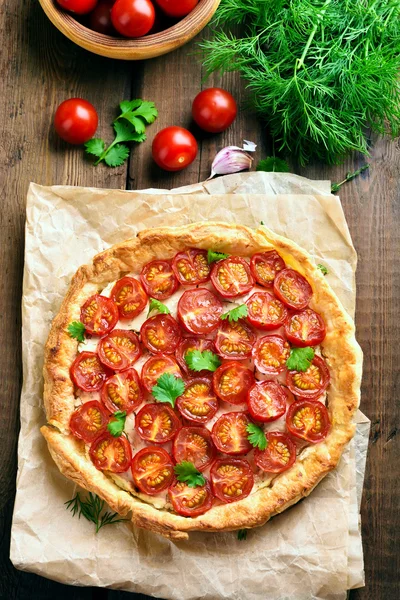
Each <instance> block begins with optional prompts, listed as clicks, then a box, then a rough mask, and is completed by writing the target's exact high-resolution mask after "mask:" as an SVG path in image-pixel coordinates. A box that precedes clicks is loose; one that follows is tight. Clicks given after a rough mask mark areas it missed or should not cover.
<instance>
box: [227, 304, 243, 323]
mask: <svg viewBox="0 0 400 600" xmlns="http://www.w3.org/2000/svg"><path fill="white" fill-rule="evenodd" d="M244 317H247V304H241V305H240V306H236V308H232V310H228V312H226V313H224V314H222V315H221V319H224V320H225V319H228V320H229V323H232V321H238V320H239V319H243V318H244Z"/></svg>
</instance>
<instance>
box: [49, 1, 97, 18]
mask: <svg viewBox="0 0 400 600" xmlns="http://www.w3.org/2000/svg"><path fill="white" fill-rule="evenodd" d="M57 3H58V4H59V5H60V6H61V8H64V10H68V11H70V12H73V13H76V14H77V15H86V14H87V13H89V12H90V11H91V10H93V9H94V8H95V6H96V4H97V0H57Z"/></svg>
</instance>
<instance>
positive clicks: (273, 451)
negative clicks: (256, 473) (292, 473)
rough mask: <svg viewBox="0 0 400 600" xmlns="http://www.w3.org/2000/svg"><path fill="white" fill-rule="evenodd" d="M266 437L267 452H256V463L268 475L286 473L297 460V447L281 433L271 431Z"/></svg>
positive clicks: (257, 450) (256, 450)
mask: <svg viewBox="0 0 400 600" xmlns="http://www.w3.org/2000/svg"><path fill="white" fill-rule="evenodd" d="M266 437H267V447H266V449H265V450H259V449H258V448H256V449H255V450H254V462H255V463H256V465H257V467H258V468H259V469H261V470H262V471H266V472H267V473H282V471H286V470H287V469H289V468H290V467H291V466H292V465H293V463H294V462H295V460H296V445H295V444H294V443H293V442H292V440H291V439H290V437H289V436H288V435H286V434H285V433H282V432H281V431H270V432H269V433H267V434H266Z"/></svg>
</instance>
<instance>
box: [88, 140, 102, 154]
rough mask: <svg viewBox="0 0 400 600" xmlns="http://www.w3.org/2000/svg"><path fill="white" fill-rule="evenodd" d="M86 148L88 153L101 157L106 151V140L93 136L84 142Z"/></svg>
mask: <svg viewBox="0 0 400 600" xmlns="http://www.w3.org/2000/svg"><path fill="white" fill-rule="evenodd" d="M84 146H85V150H86V152H87V153H88V154H92V155H93V156H97V157H100V156H101V155H102V154H103V152H104V140H102V139H100V138H92V139H91V140H89V141H88V142H86V143H85V144H84Z"/></svg>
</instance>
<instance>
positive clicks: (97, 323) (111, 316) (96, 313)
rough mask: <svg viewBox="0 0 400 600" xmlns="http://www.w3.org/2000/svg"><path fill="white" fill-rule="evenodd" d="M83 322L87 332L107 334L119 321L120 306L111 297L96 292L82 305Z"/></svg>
mask: <svg viewBox="0 0 400 600" xmlns="http://www.w3.org/2000/svg"><path fill="white" fill-rule="evenodd" d="M81 322H82V323H83V324H84V326H85V329H86V331H87V333H91V334H92V335H105V334H106V333H109V332H110V331H111V329H114V327H115V326H116V324H117V322H118V308H117V306H116V304H115V303H114V302H113V301H112V300H110V298H106V297H105V296H100V295H99V294H95V295H94V296H91V297H90V298H88V299H87V300H86V302H85V304H84V305H83V306H82V308H81Z"/></svg>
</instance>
